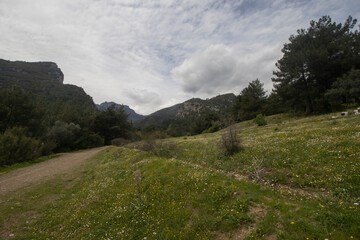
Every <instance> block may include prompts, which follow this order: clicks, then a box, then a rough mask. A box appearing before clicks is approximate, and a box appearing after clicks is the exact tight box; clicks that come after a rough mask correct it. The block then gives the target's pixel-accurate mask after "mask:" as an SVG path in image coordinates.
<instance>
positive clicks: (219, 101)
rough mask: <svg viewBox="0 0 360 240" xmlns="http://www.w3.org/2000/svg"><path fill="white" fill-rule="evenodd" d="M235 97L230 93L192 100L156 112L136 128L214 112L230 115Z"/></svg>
mask: <svg viewBox="0 0 360 240" xmlns="http://www.w3.org/2000/svg"><path fill="white" fill-rule="evenodd" d="M235 100H236V96H235V95H234V94H232V93H229V94H224V95H219V96H216V97H213V98H211V99H206V100H203V99H200V98H192V99H189V100H187V101H185V102H183V103H179V104H176V105H174V106H171V107H168V108H164V109H161V110H159V111H156V112H154V113H152V114H150V115H148V116H146V117H145V118H144V119H143V120H141V121H139V122H138V123H137V125H138V126H142V127H146V126H149V125H155V126H158V125H161V124H162V123H163V122H165V121H168V120H173V119H179V120H182V119H186V118H187V117H191V116H194V115H195V116H198V115H201V114H205V113H209V112H215V113H217V114H219V115H220V116H227V115H228V114H230V111H231V107H232V105H233V104H234V103H235Z"/></svg>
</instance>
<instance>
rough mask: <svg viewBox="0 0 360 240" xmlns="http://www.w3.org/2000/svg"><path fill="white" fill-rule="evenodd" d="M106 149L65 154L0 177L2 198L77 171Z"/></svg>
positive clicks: (0, 194)
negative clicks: (85, 162) (55, 176)
mask: <svg viewBox="0 0 360 240" xmlns="http://www.w3.org/2000/svg"><path fill="white" fill-rule="evenodd" d="M105 148H106V147H100V148H93V149H90V150H85V151H81V152H76V153H65V154H63V155H61V156H60V157H57V158H54V159H51V160H48V161H45V162H42V163H38V164H35V165H32V166H29V167H24V168H20V169H17V170H14V171H12V172H9V173H5V174H3V175H1V176H0V196H2V195H5V194H7V193H9V192H12V191H15V190H17V189H20V188H23V187H26V186H29V185H31V184H34V183H38V182H40V181H42V180H45V179H48V178H50V177H52V176H54V175H57V174H61V173H66V172H68V171H71V170H73V169H76V168H77V167H79V166H80V165H81V164H82V163H83V162H84V161H85V160H86V159H89V158H90V157H92V156H94V155H95V154H97V153H98V152H100V151H102V150H104V149H105Z"/></svg>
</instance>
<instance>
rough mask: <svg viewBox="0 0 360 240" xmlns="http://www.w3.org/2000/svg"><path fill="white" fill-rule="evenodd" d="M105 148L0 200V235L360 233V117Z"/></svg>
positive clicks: (274, 121)
mask: <svg viewBox="0 0 360 240" xmlns="http://www.w3.org/2000/svg"><path fill="white" fill-rule="evenodd" d="M267 121H268V125H266V126H263V127H258V126H257V125H256V124H254V123H253V122H252V121H247V122H242V123H239V124H236V125H235V126H234V127H235V128H236V130H237V131H238V136H239V138H240V141H241V145H242V149H241V151H239V152H238V153H236V154H235V155H233V156H226V155H225V154H224V153H223V151H222V149H221V147H220V146H221V138H222V135H223V134H226V131H227V130H226V129H224V130H222V131H220V132H217V133H213V134H202V135H198V136H191V137H181V138H173V139H164V140H157V142H155V145H156V149H155V151H143V150H139V149H143V144H144V143H141V142H140V143H132V144H129V145H127V146H125V147H109V148H107V149H106V150H104V151H102V152H101V153H100V154H98V155H97V156H96V157H94V158H92V159H90V160H89V161H88V162H87V165H86V166H85V167H84V168H83V169H81V171H80V170H79V172H78V173H77V174H75V175H72V176H68V177H67V178H66V179H65V180H64V178H61V177H56V178H54V179H51V180H48V181H47V182H44V183H42V184H39V185H36V186H32V187H30V188H29V189H28V190H27V191H22V192H20V191H18V192H15V193H11V194H9V195H7V196H2V197H0V212H1V215H0V238H1V239H329V240H330V239H360V206H359V204H360V151H359V149H360V117H359V116H348V117H337V118H335V119H334V118H332V115H322V116H315V117H307V118H293V117H289V116H287V115H276V116H272V117H268V118H267Z"/></svg>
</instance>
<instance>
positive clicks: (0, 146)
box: [0, 127, 42, 166]
mask: <svg viewBox="0 0 360 240" xmlns="http://www.w3.org/2000/svg"><path fill="white" fill-rule="evenodd" d="M41 149H42V147H41V143H40V141H39V140H37V139H34V138H31V137H30V136H28V132H27V130H26V129H25V128H20V127H15V128H11V129H7V130H6V131H5V132H4V133H3V134H2V135H0V166H5V165H11V164H14V163H20V162H28V161H33V160H35V159H36V158H38V157H39V156H40V154H41Z"/></svg>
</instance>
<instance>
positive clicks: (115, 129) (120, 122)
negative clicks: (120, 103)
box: [94, 105, 132, 144]
mask: <svg viewBox="0 0 360 240" xmlns="http://www.w3.org/2000/svg"><path fill="white" fill-rule="evenodd" d="M94 127H95V131H96V132H97V133H98V134H100V136H102V137H104V139H105V144H110V143H111V140H112V139H115V138H129V131H130V130H131V129H132V126H131V124H130V123H129V122H128V116H127V115H126V113H125V112H124V109H123V107H122V108H116V107H115V105H112V106H110V107H109V108H108V109H107V110H106V111H101V112H100V113H99V114H98V115H97V116H96V118H95V120H94Z"/></svg>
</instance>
